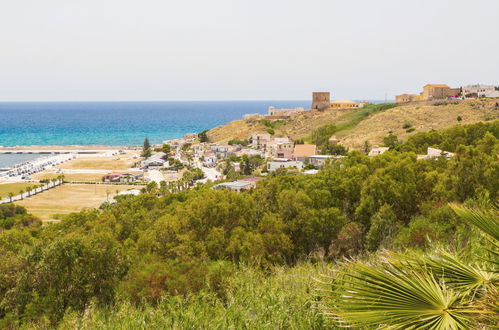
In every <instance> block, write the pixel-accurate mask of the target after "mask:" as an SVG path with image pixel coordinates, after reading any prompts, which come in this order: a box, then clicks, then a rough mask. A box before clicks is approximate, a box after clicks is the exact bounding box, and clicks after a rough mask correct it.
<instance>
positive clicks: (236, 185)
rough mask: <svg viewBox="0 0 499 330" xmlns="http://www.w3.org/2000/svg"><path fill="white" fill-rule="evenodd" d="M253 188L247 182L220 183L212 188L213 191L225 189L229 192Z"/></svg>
mask: <svg viewBox="0 0 499 330" xmlns="http://www.w3.org/2000/svg"><path fill="white" fill-rule="evenodd" d="M252 187H253V186H252V185H251V183H249V182H238V181H233V182H222V183H219V184H217V185H215V186H214V187H213V189H227V190H230V191H236V192H241V191H242V190H249V189H251V188H252Z"/></svg>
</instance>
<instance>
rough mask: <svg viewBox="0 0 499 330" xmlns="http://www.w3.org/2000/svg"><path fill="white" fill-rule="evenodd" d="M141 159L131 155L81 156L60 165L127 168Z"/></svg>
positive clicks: (89, 167) (93, 168)
mask: <svg viewBox="0 0 499 330" xmlns="http://www.w3.org/2000/svg"><path fill="white" fill-rule="evenodd" d="M137 161H139V159H133V158H131V157H116V156H113V157H107V156H102V157H80V158H77V159H74V160H71V161H69V162H66V163H64V164H61V165H59V166H58V168H61V169H88V170H109V171H119V170H127V169H129V168H131V167H132V166H133V164H134V163H135V162H137Z"/></svg>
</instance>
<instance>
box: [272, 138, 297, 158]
mask: <svg viewBox="0 0 499 330" xmlns="http://www.w3.org/2000/svg"><path fill="white" fill-rule="evenodd" d="M269 148H270V152H271V156H272V157H276V158H291V157H292V156H293V148H294V143H293V142H291V140H290V139H289V138H287V137H285V138H274V140H273V141H272V142H271V143H270V144H269Z"/></svg>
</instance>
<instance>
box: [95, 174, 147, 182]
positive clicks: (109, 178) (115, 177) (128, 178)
mask: <svg viewBox="0 0 499 330" xmlns="http://www.w3.org/2000/svg"><path fill="white" fill-rule="evenodd" d="M142 178H143V175H142V174H130V173H121V172H113V173H109V174H106V175H104V176H103V177H102V182H136V181H138V180H141V179H142Z"/></svg>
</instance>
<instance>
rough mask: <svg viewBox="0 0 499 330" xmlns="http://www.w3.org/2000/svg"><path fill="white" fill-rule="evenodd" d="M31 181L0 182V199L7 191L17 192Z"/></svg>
mask: <svg viewBox="0 0 499 330" xmlns="http://www.w3.org/2000/svg"><path fill="white" fill-rule="evenodd" d="M32 185H33V184H31V183H3V184H1V183H0V199H4V198H7V195H8V194H9V192H11V193H13V194H14V195H18V194H19V190H21V189H25V188H26V187H28V186H32Z"/></svg>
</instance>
